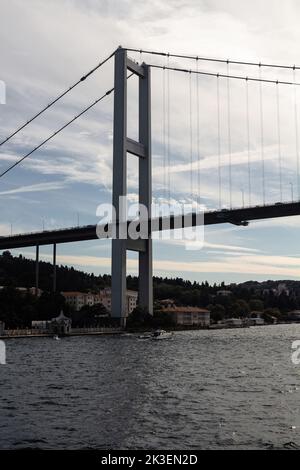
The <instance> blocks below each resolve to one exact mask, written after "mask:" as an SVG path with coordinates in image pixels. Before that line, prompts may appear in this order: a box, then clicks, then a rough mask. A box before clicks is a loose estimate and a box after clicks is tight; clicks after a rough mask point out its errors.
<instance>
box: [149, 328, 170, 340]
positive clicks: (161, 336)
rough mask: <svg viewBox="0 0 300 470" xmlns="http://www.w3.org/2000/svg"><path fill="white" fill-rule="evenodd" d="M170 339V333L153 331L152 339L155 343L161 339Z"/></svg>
mask: <svg viewBox="0 0 300 470" xmlns="http://www.w3.org/2000/svg"><path fill="white" fill-rule="evenodd" d="M172 338H173V333H170V332H168V331H165V330H156V331H154V333H153V335H152V339H153V340H156V341H158V340H162V339H172Z"/></svg>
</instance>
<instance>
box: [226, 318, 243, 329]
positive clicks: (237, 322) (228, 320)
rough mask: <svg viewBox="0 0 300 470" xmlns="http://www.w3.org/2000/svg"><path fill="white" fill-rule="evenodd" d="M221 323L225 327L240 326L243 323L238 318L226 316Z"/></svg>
mask: <svg viewBox="0 0 300 470" xmlns="http://www.w3.org/2000/svg"><path fill="white" fill-rule="evenodd" d="M221 323H222V324H223V325H225V326H226V327H227V328H242V327H243V325H244V324H243V320H241V319H240V318H226V319H225V320H223V321H222V322H221Z"/></svg>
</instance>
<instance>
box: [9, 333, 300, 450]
mask: <svg viewBox="0 0 300 470" xmlns="http://www.w3.org/2000/svg"><path fill="white" fill-rule="evenodd" d="M298 339H300V325H291V326H274V327H264V328H253V329H245V330H231V331H199V332H182V333H176V335H175V338H174V340H173V341H157V342H155V341H140V340H138V339H137V337H135V336H132V337H130V336H124V337H74V338H67V339H63V340H61V341H54V340H53V339H51V338H49V339H48V338H47V339H45V338H41V339H19V340H9V341H6V346H7V361H8V364H7V365H6V366H1V365H0V384H1V391H0V398H1V400H0V448H2V449H3V448H4V449H5V448H9V449H17V448H24V447H25V448H28V447H33V448H43V449H44V448H47V449H48V448H50V449H53V448H54V449H75V448H76V449H77V448H97V449H186V450H188V449H212V448H219V449H223V448H228V449H232V448H234V449H239V448H241V449H257V448H258V449H268V448H283V447H284V446H286V445H287V443H290V442H293V443H294V444H295V446H300V366H295V365H293V364H292V362H291V344H292V342H293V341H294V340H298Z"/></svg>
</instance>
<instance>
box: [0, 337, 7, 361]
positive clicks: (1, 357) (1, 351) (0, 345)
mask: <svg viewBox="0 0 300 470" xmlns="http://www.w3.org/2000/svg"><path fill="white" fill-rule="evenodd" d="M5 364H6V346H5V343H4V341H1V340H0V365H5Z"/></svg>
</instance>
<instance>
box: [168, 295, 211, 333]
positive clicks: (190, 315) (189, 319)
mask: <svg viewBox="0 0 300 470" xmlns="http://www.w3.org/2000/svg"><path fill="white" fill-rule="evenodd" d="M164 302H165V301H162V302H161V303H162V309H161V311H162V312H164V313H168V314H169V315H172V318H173V320H174V322H175V324H176V325H178V326H198V327H202V328H208V327H209V326H210V311H209V310H206V309H204V308H199V307H177V306H176V305H175V304H174V303H173V304H170V301H168V302H169V303H167V306H164Z"/></svg>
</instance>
